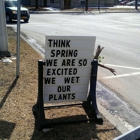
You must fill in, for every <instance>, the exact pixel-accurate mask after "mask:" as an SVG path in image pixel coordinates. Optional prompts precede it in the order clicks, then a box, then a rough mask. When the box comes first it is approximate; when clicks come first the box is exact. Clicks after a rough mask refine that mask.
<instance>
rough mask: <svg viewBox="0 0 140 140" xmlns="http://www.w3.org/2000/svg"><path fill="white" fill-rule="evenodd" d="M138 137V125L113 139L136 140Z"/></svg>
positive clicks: (139, 129) (139, 128) (139, 135)
mask: <svg viewBox="0 0 140 140" xmlns="http://www.w3.org/2000/svg"><path fill="white" fill-rule="evenodd" d="M139 138H140V126H138V127H136V128H134V129H133V130H131V131H129V132H127V133H125V134H123V135H121V136H119V137H117V138H115V139H113V140H136V139H139Z"/></svg>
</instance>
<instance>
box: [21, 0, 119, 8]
mask: <svg viewBox="0 0 140 140" xmlns="http://www.w3.org/2000/svg"><path fill="white" fill-rule="evenodd" d="M35 2H36V0H22V4H24V5H30V6H35ZM116 3H117V0H100V6H106V7H108V6H113V5H115V4H116ZM98 4H99V0H88V6H89V7H97V6H98ZM38 5H39V6H44V7H54V8H60V9H71V8H75V7H83V6H85V0H38Z"/></svg>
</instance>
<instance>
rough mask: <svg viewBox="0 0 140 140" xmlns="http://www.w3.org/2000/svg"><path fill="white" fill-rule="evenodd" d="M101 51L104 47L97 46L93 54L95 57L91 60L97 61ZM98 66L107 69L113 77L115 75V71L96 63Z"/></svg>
mask: <svg viewBox="0 0 140 140" xmlns="http://www.w3.org/2000/svg"><path fill="white" fill-rule="evenodd" d="M103 49H104V47H101V46H100V45H98V47H97V50H96V53H95V56H94V57H93V59H97V60H98V58H99V55H100V53H101V52H102V50H103ZM98 66H100V67H103V68H105V69H108V70H110V71H111V72H112V73H113V74H114V75H116V71H115V69H112V68H110V67H107V66H105V65H103V64H100V63H98Z"/></svg>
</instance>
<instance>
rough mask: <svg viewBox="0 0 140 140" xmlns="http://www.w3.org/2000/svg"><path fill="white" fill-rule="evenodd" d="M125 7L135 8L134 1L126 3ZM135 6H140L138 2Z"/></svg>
mask: <svg viewBox="0 0 140 140" xmlns="http://www.w3.org/2000/svg"><path fill="white" fill-rule="evenodd" d="M126 5H127V6H135V1H131V2H128V3H127V4H126ZM137 5H138V6H140V1H138V3H137Z"/></svg>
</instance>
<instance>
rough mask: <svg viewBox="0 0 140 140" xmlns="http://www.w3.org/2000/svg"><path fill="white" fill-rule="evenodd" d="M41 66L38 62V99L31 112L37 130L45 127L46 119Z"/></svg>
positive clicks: (40, 61)
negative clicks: (34, 118) (35, 120)
mask: <svg viewBox="0 0 140 140" xmlns="http://www.w3.org/2000/svg"><path fill="white" fill-rule="evenodd" d="M43 65H44V62H43V61H42V60H39V61H38V97H37V103H36V104H35V105H34V106H33V108H32V111H33V114H34V116H35V117H36V119H37V121H38V122H37V123H38V129H39V130H42V129H43V127H44V125H46V119H45V114H44V102H43Z"/></svg>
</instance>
